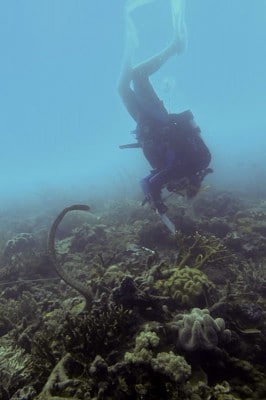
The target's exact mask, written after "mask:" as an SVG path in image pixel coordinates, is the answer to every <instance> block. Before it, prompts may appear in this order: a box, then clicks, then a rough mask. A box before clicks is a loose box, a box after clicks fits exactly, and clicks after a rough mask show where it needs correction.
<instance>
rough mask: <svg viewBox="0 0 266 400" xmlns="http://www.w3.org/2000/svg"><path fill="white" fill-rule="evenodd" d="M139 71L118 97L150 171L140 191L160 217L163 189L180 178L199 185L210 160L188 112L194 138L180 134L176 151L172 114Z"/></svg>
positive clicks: (142, 71) (136, 71) (142, 181)
mask: <svg viewBox="0 0 266 400" xmlns="http://www.w3.org/2000/svg"><path fill="white" fill-rule="evenodd" d="M141 67H142V66H140V67H137V68H136V69H135V70H132V71H131V77H132V83H133V88H131V86H130V82H129V83H128V85H127V86H126V87H125V86H124V88H123V89H125V90H123V91H120V94H121V96H122V98H123V101H124V104H125V105H126V107H127V110H128V112H129V113H130V115H131V116H132V117H133V118H134V119H135V121H136V122H137V128H136V131H135V133H136V138H137V140H138V142H139V144H140V146H141V147H142V149H143V153H144V155H145V157H146V159H147V160H148V161H149V163H150V165H151V166H152V168H153V170H152V171H151V173H150V174H149V175H148V176H146V177H145V178H143V179H142V180H141V182H140V184H141V187H142V190H143V192H144V194H145V196H146V198H147V199H149V200H152V201H153V202H154V206H155V208H157V210H158V211H159V212H160V213H162V212H164V211H165V210H166V209H165V206H164V204H163V203H162V200H161V189H162V188H163V186H164V185H166V184H167V183H169V182H170V181H172V180H179V179H181V178H183V177H187V178H188V179H189V180H190V182H191V183H192V184H195V185H197V184H198V183H199V184H200V182H198V180H199V177H198V176H197V173H198V172H199V171H201V170H203V169H205V168H207V166H208V164H209V162H210V159H211V156H210V153H209V151H208V149H207V147H206V146H205V144H204V143H203V141H202V139H201V138H200V135H199V128H195V126H194V125H193V115H192V114H191V113H190V112H189V111H188V112H187V113H190V116H191V117H190V119H191V129H189V131H191V132H193V134H192V135H190V132H189V131H188V132H187V131H186V132H183V133H184V134H183V135H182V134H181V135H180V138H179V143H178V149H177V147H176V140H175V145H173V138H174V136H173V135H174V132H173V130H174V129H176V128H177V125H176V122H175V114H169V113H168V112H167V110H166V109H165V107H164V105H163V102H162V101H161V100H160V99H159V98H158V96H157V94H156V93H155V91H154V89H153V87H152V85H151V83H150V81H149V77H148V75H147V74H146V73H145V68H144V69H143V70H142V69H141ZM184 114H185V113H184ZM188 126H189V124H188ZM175 137H176V136H175Z"/></svg>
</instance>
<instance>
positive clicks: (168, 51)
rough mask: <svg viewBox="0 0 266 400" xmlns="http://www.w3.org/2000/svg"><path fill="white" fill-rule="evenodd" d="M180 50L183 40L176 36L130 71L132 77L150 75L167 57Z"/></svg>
mask: <svg viewBox="0 0 266 400" xmlns="http://www.w3.org/2000/svg"><path fill="white" fill-rule="evenodd" d="M182 50H183V42H182V40H181V39H180V38H179V37H178V36H177V37H176V38H175V39H174V40H173V42H172V43H171V44H170V45H169V46H168V47H166V48H165V49H164V50H162V51H161V52H160V53H158V54H156V55H155V56H153V57H151V58H149V59H148V60H146V61H144V62H143V63H141V64H139V65H137V66H136V67H135V68H134V69H133V71H132V74H133V79H138V78H139V77H140V76H143V75H144V76H150V75H152V74H154V73H155V72H156V71H158V70H159V69H160V68H161V67H162V66H163V65H164V64H165V63H166V62H167V61H168V60H169V58H171V57H172V56H174V55H175V54H179V53H181V52H182Z"/></svg>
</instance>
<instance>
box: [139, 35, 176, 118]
mask: <svg viewBox="0 0 266 400" xmlns="http://www.w3.org/2000/svg"><path fill="white" fill-rule="evenodd" d="M181 50H182V43H181V41H180V40H179V38H176V39H175V40H174V42H173V43H172V44H170V45H169V46H168V47H167V48H165V49H164V50H163V51H161V52H160V53H159V54H156V55H155V56H153V57H151V58H150V59H149V60H147V61H145V62H143V63H141V64H139V65H138V66H136V67H135V68H134V69H133V70H132V80H133V86H134V92H135V94H136V97H137V99H138V102H139V104H140V106H141V108H142V110H143V112H144V114H145V115H146V116H149V117H151V118H153V119H155V120H158V121H161V122H163V123H165V122H167V121H168V112H167V110H166V108H165V107H164V105H163V102H162V101H161V100H160V99H159V97H158V96H157V94H156V92H155V91H154V89H153V86H152V85H151V83H150V80H149V76H150V75H152V74H153V73H154V72H156V71H158V69H159V68H160V67H162V66H163V64H164V63H166V62H167V60H168V59H169V58H170V57H172V56H174V55H175V54H177V53H179V52H180V51H181Z"/></svg>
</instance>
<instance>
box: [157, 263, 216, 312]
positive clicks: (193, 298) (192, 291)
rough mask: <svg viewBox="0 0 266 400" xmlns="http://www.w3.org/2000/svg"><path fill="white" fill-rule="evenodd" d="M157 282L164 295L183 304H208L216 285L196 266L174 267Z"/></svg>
mask: <svg viewBox="0 0 266 400" xmlns="http://www.w3.org/2000/svg"><path fill="white" fill-rule="evenodd" d="M167 273H168V274H170V276H169V277H167V276H165V274H162V275H163V278H162V279H159V280H157V281H156V282H155V284H154V287H155V288H156V289H157V290H158V291H159V293H161V294H162V295H164V296H170V297H172V298H173V299H174V300H175V301H176V302H177V303H178V304H179V305H181V306H185V307H187V306H193V305H196V304H198V305H199V306H200V305H207V303H208V300H207V299H208V297H209V296H208V295H209V293H210V292H211V290H213V289H214V285H213V283H212V282H210V281H209V279H208V277H207V276H206V275H205V274H204V273H203V272H201V271H199V270H198V269H196V268H189V267H183V268H179V267H176V268H172V269H170V270H169V271H167Z"/></svg>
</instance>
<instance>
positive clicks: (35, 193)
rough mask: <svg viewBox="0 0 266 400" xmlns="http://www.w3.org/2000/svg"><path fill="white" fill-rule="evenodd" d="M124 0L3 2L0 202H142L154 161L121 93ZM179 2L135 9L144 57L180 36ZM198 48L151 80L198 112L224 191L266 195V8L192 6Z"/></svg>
mask: <svg viewBox="0 0 266 400" xmlns="http://www.w3.org/2000/svg"><path fill="white" fill-rule="evenodd" d="M123 4H124V0H115V1H110V0H97V1H92V0H75V1H73V0H39V1H36V0H9V1H2V2H0V49H1V63H0V75H1V80H0V82H1V83H0V110H1V112H0V115H1V117H0V171H1V174H0V202H5V201H6V200H8V202H10V201H11V202H14V203H16V201H21V199H25V201H27V198H28V197H31V198H34V197H36V198H43V199H47V197H48V198H52V197H53V195H57V194H58V193H59V192H60V193H61V195H62V196H63V197H64V193H66V192H67V193H68V195H69V193H71V196H70V197H71V200H73V201H75V200H77V201H78V200H79V199H81V198H87V197H88V198H89V197H90V196H92V195H93V194H97V195H98V196H101V195H103V196H104V195H105V193H107V192H108V193H109V194H110V193H114V194H116V195H117V194H118V193H120V194H121V196H129V197H130V196H131V195H133V193H135V191H136V193H137V192H138V191H139V187H138V182H139V179H140V178H141V177H142V176H143V175H145V174H146V173H147V170H148V169H149V166H148V164H147V162H146V161H145V160H144V158H143V155H142V154H141V152H140V151H139V150H124V151H122V150H119V149H118V146H119V145H120V144H124V143H130V142H132V141H133V137H132V136H131V135H130V131H132V130H133V129H134V121H133V120H132V119H131V117H130V116H129V115H128V114H127V112H126V110H125V108H124V106H123V104H122V102H121V100H120V98H119V96H118V94H117V82H118V78H119V73H120V68H121V63H122V56H123V45H124V34H123ZM169 7H170V0H169V1H168V0H154V2H153V3H151V4H148V5H146V6H145V7H143V8H141V9H139V10H137V11H136V13H135V17H136V24H137V27H138V31H139V39H140V48H139V51H138V54H137V55H136V57H137V60H138V61H141V60H143V59H144V58H146V57H149V56H151V55H152V54H153V53H154V52H156V51H159V50H160V49H161V48H162V47H164V46H165V45H167V44H168V42H169V41H170V40H171V34H172V26H171V17H170V12H169V10H170V8H169ZM186 23H187V29H188V46H187V50H186V52H185V53H183V54H181V55H180V56H176V57H175V58H173V59H171V60H170V61H169V62H168V63H167V64H166V65H165V66H164V67H163V68H162V70H161V71H160V72H158V73H157V74H156V75H155V76H154V77H153V80H152V82H153V83H154V85H155V88H156V90H157V92H158V93H159V95H160V97H161V98H162V99H163V100H164V103H165V105H166V107H167V108H168V110H169V111H171V112H180V111H182V110H185V109H187V108H190V109H191V110H192V111H193V113H194V115H195V117H196V119H197V122H198V124H199V125H200V126H201V128H202V134H203V137H204V139H205V141H206V143H207V144H208V145H209V147H210V149H211V151H212V154H213V161H212V167H213V168H214V170H215V173H214V174H213V175H212V176H210V177H209V178H208V182H209V183H210V184H211V185H214V186H216V187H218V188H223V187H225V188H229V189H232V190H241V191H244V192H245V191H246V192H253V193H255V195H257V196H258V197H259V196H260V197H263V196H264V197H265V195H266V189H265V188H264V185H265V179H266V168H265V156H266V146H265V144H266V139H265V134H266V112H265V106H266V52H265V43H266V2H265V0H256V1H254V0H223V1H213V0H200V1H197V0H196V1H195V0H187V5H186Z"/></svg>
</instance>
